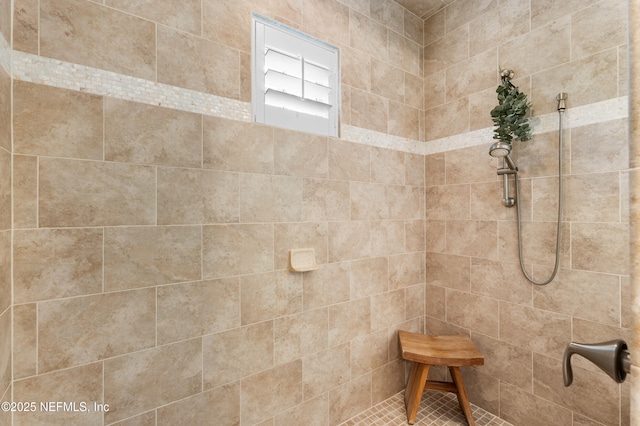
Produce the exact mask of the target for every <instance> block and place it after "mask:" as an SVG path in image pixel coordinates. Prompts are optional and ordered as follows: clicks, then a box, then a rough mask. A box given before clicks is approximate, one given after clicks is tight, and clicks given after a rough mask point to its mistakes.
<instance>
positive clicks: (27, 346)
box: [6, 303, 38, 379]
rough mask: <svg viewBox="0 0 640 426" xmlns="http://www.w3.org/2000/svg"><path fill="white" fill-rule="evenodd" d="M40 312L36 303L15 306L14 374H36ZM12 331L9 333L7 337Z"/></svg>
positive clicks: (17, 375) (19, 376) (17, 377)
mask: <svg viewBox="0 0 640 426" xmlns="http://www.w3.org/2000/svg"><path fill="white" fill-rule="evenodd" d="M37 317H38V313H37V308H36V304H35V303H30V304H27V305H15V306H14V307H13V329H14V331H15V336H14V337H13V376H14V379H21V378H23V377H29V376H35V375H36V373H37V371H38V370H37V369H38V320H37ZM10 335H11V332H9V333H7V335H6V336H7V338H8V337H10Z"/></svg>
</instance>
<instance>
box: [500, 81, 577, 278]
mask: <svg viewBox="0 0 640 426" xmlns="http://www.w3.org/2000/svg"><path fill="white" fill-rule="evenodd" d="M501 76H502V78H503V79H505V78H506V79H511V78H513V72H512V71H509V70H505V71H503V72H502V75H501ZM566 99H567V94H566V93H559V94H558V96H556V100H557V101H558V116H559V118H558V120H559V123H558V127H559V131H558V222H557V228H556V259H555V265H554V268H553V272H552V273H551V276H550V277H549V278H548V279H546V280H544V281H535V280H534V279H533V278H532V277H531V276H530V275H529V273H528V272H527V270H526V268H525V267H524V260H523V257H522V221H521V219H520V216H521V212H520V203H519V202H517V197H518V195H519V194H520V181H519V180H518V167H516V164H515V162H514V161H513V158H511V144H508V143H505V142H496V143H494V144H493V145H491V148H489V155H491V156H492V157H498V158H500V157H501V158H502V168H499V169H498V171H497V173H498V176H502V204H503V205H504V206H505V207H513V206H514V205H515V206H516V207H517V208H516V212H517V219H518V220H517V221H518V258H519V259H520V269H521V270H522V273H523V274H524V276H525V278H526V279H527V280H529V282H530V283H532V284H535V285H546V284H549V283H550V282H551V281H553V279H554V278H555V277H556V275H557V274H558V269H559V268H560V241H561V238H562V209H563V196H562V194H563V187H564V185H563V179H562V177H563V175H564V173H563V163H564V148H563V141H564V135H563V133H564V130H563V129H564V111H565V109H566V104H565V101H566ZM509 175H513V177H514V180H515V184H516V194H515V195H516V196H515V197H510V196H509Z"/></svg>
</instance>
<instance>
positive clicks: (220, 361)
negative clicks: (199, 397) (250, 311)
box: [202, 321, 274, 390]
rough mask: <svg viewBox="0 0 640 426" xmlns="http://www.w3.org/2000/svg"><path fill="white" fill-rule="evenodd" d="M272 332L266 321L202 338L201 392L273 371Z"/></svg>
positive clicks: (269, 323)
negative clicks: (202, 368)
mask: <svg viewBox="0 0 640 426" xmlns="http://www.w3.org/2000/svg"><path fill="white" fill-rule="evenodd" d="M273 330H274V329H273V322H272V321H266V322H261V323H258V324H252V325H249V326H246V327H241V328H234V329H232V330H229V331H224V332H222V333H217V334H211V335H208V336H204V337H203V338H202V348H203V365H204V370H203V379H204V389H205V390H206V389H211V388H215V387H218V386H220V385H223V384H226V383H231V382H234V381H236V380H240V379H241V378H243V377H247V376H250V375H252V374H255V373H258V372H260V371H265V370H267V369H269V368H272V367H273V356H274V339H273Z"/></svg>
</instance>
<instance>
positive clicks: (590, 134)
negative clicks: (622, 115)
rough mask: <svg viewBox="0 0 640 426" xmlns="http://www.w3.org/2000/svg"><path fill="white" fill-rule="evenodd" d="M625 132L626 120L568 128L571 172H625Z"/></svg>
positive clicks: (626, 131)
mask: <svg viewBox="0 0 640 426" xmlns="http://www.w3.org/2000/svg"><path fill="white" fill-rule="evenodd" d="M628 132H629V123H628V120H627V119H622V120H613V121H610V122H607V123H598V124H592V125H589V126H582V127H577V128H573V129H571V173H572V174H580V173H598V172H609V171H618V170H626V169H627V168H628V167H629V149H628V146H627V141H628ZM603 141H606V143H602V142H603ZM556 150H557V149H556Z"/></svg>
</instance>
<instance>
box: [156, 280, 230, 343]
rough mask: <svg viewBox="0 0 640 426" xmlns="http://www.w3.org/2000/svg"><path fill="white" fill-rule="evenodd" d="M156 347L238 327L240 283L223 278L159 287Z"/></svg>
mask: <svg viewBox="0 0 640 426" xmlns="http://www.w3.org/2000/svg"><path fill="white" fill-rule="evenodd" d="M157 309H158V312H157V321H158V344H160V345H162V344H165V343H171V342H175V341H178V340H186V339H189V338H193V337H198V336H202V335H205V334H210V333H215V332H218V331H223V330H228V329H231V328H234V327H239V326H240V280H239V278H226V279H220V280H211V281H202V282H196V283H186V284H176V285H168V286H160V287H158V289H157Z"/></svg>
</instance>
